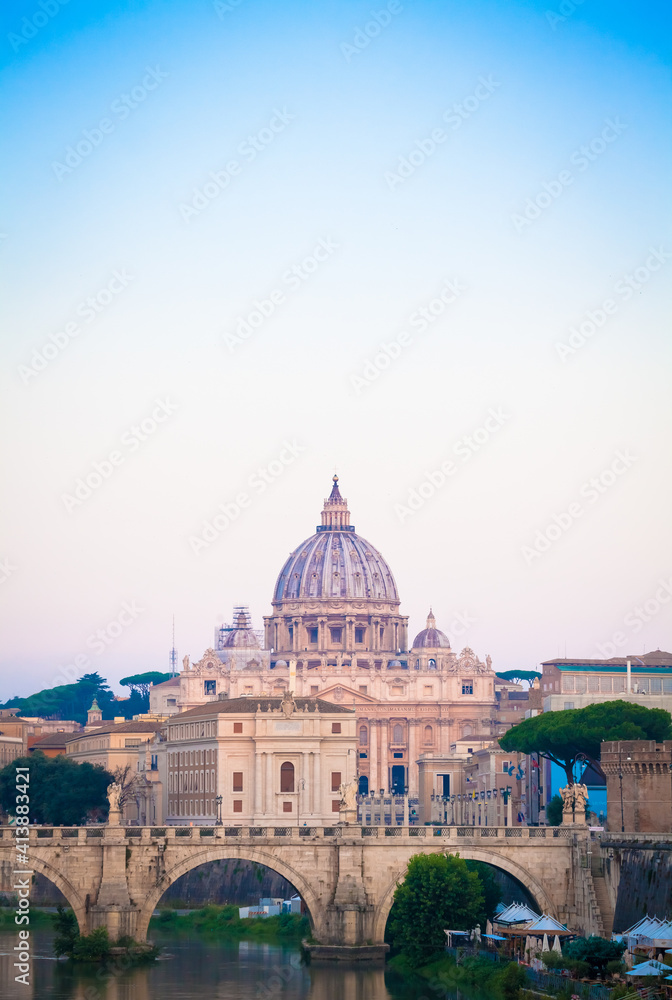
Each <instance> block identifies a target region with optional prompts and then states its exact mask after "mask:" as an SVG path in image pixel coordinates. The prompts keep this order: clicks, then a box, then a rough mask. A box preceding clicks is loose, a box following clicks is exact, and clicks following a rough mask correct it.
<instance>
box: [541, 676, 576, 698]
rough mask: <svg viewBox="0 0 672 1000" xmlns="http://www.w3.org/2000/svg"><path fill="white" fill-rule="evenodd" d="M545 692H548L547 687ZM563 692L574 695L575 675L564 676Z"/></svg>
mask: <svg viewBox="0 0 672 1000" xmlns="http://www.w3.org/2000/svg"><path fill="white" fill-rule="evenodd" d="M544 690H546V688H545V687H544ZM562 690H563V691H564V692H565V693H566V694H574V674H563V675H562Z"/></svg>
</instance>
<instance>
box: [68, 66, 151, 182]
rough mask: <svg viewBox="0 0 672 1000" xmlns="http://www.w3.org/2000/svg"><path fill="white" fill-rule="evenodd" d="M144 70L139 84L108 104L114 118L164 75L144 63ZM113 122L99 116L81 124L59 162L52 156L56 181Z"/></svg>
mask: <svg viewBox="0 0 672 1000" xmlns="http://www.w3.org/2000/svg"><path fill="white" fill-rule="evenodd" d="M146 70H147V72H146V73H145V75H144V76H143V78H142V80H141V81H140V83H139V84H136V86H135V87H133V88H132V89H131V90H130V92H129V93H124V94H120V95H119V97H117V98H115V99H114V100H113V101H112V103H111V104H110V111H111V112H112V114H113V115H114V116H115V117H116V119H117V121H119V122H123V121H125V120H126V119H127V118H128V116H129V115H130V113H131V111H135V109H136V108H138V107H139V106H140V105H141V104H142V103H143V102H144V101H146V100H147V98H148V97H149V95H150V93H151V91H153V90H156V88H157V87H158V86H159V84H161V83H163V81H164V80H165V79H167V77H168V73H164V72H163V70H161V69H160V68H159V67H158V66H154V67H150V66H147V67H146ZM116 124H117V122H115V120H114V119H113V118H107V117H106V118H101V119H100V121H99V122H98V124H97V125H95V126H94V127H93V128H85V129H84V130H83V131H82V137H81V139H78V140H77V141H76V142H75V143H74V145H71V146H66V149H65V154H64V156H63V162H61V161H60V160H53V161H52V164H51V169H52V170H53V171H54V174H55V176H56V177H57V179H58V180H59V181H62V180H63V178H64V177H65V176H67V175H68V174H71V173H72V172H73V170H76V169H77V167H79V166H80V165H81V164H82V163H83V162H84V160H86V159H87V158H88V157H89V156H91V154H92V153H93V151H94V149H97V148H98V146H100V145H102V143H103V141H104V140H105V137H106V136H108V135H110V134H111V133H112V132H114V130H115V128H116Z"/></svg>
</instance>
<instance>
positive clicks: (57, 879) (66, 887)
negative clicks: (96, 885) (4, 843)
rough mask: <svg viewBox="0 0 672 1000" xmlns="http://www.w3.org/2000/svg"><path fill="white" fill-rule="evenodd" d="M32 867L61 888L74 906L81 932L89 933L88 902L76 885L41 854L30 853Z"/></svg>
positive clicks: (73, 909)
mask: <svg viewBox="0 0 672 1000" xmlns="http://www.w3.org/2000/svg"><path fill="white" fill-rule="evenodd" d="M30 867H31V869H32V871H34V872H37V873H38V874H39V875H44V877H45V878H47V879H49V881H50V882H52V883H53V884H54V885H55V886H56V888H57V889H60V890H61V892H62V893H63V895H64V896H65V898H66V899H67V901H68V905H69V906H70V907H71V908H72V912H73V913H74V914H75V917H76V918H77V925H78V927H79V933H80V934H88V915H87V904H86V902H85V901H84V900H83V899H82V897H81V896H80V894H79V892H78V891H77V889H75V887H74V885H72V883H71V882H69V881H68V880H67V878H65V877H64V876H63V875H62V874H61V873H60V872H59V871H58V869H56V868H53V867H52V866H51V865H50V864H49V863H48V862H47V861H44V859H43V858H41V857H39V855H36V854H31V855H30Z"/></svg>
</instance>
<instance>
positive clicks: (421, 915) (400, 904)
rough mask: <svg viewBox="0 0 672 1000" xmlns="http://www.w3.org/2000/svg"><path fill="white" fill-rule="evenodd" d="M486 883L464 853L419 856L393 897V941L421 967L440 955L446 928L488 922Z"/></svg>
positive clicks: (390, 920)
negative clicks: (472, 868)
mask: <svg viewBox="0 0 672 1000" xmlns="http://www.w3.org/2000/svg"><path fill="white" fill-rule="evenodd" d="M485 919H486V917H485V901H484V893H483V885H482V882H481V880H480V879H479V877H478V875H477V873H476V872H470V871H469V869H468V868H467V863H466V861H465V860H464V858H461V857H460V856H459V854H416V855H414V856H413V857H412V858H411V860H410V861H409V863H408V869H407V871H406V877H405V879H404V881H403V882H402V883H401V885H398V886H397V888H396V890H395V893H394V902H393V905H392V910H391V911H390V918H389V922H388V935H389V938H390V943H391V944H392V946H393V947H394V948H395V950H398V951H401V952H403V954H404V955H405V956H406V958H407V959H408V961H409V962H410V964H411V965H412V966H414V967H418V966H420V965H423V964H425V963H427V962H428V961H430V960H431V959H432V958H433V957H434V956H435V955H437V954H440V953H441V952H442V951H443V948H444V946H445V944H446V936H445V934H444V928H445V929H450V930H471V929H472V928H473V927H475V926H476V924H481V925H483V924H484V923H485Z"/></svg>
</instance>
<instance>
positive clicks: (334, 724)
mask: <svg viewBox="0 0 672 1000" xmlns="http://www.w3.org/2000/svg"><path fill="white" fill-rule="evenodd" d="M331 731H332V733H340V731H341V724H340V722H332V724H331Z"/></svg>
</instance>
